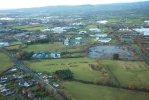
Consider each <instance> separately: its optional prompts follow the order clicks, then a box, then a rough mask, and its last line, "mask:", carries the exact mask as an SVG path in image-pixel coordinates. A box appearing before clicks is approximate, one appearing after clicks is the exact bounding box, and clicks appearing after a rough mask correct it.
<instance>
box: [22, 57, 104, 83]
mask: <svg viewBox="0 0 149 100" xmlns="http://www.w3.org/2000/svg"><path fill="white" fill-rule="evenodd" d="M24 63H25V64H26V65H27V66H28V67H29V68H30V69H31V70H34V71H38V72H39V71H47V72H50V73H52V72H55V71H57V70H63V69H70V70H71V71H72V72H73V75H74V78H76V79H81V80H87V81H93V80H94V79H95V78H97V77H100V76H101V74H100V72H98V71H93V70H92V69H91V68H90V67H89V65H88V64H90V63H93V64H96V62H95V60H94V59H89V58H67V59H47V60H33V61H25V62H24Z"/></svg>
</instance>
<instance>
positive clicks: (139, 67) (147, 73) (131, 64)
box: [24, 58, 149, 87]
mask: <svg viewBox="0 0 149 100" xmlns="http://www.w3.org/2000/svg"><path fill="white" fill-rule="evenodd" d="M99 60H100V59H99ZM100 62H101V63H102V64H104V65H106V66H108V67H109V68H110V70H111V71H109V69H108V68H107V67H105V69H106V71H107V73H108V74H109V76H110V78H113V76H112V74H111V72H112V73H113V74H114V75H115V76H116V77H117V79H118V81H119V82H120V84H121V86H128V84H129V83H130V82H133V83H134V85H135V86H138V87H139V86H149V85H148V84H149V81H148V80H147V79H148V78H149V69H148V66H147V65H146V64H145V63H144V62H139V61H115V60H100ZM24 63H25V64H26V65H27V66H28V67H29V68H31V70H34V71H47V72H50V73H52V72H55V71H56V70H63V69H70V70H71V71H72V72H73V73H74V78H75V79H81V80H87V81H93V80H94V79H95V78H99V77H100V76H101V73H100V72H99V71H95V70H92V69H91V68H90V67H89V64H97V62H96V61H95V59H89V58H69V59H68V58H66V59H46V60H32V61H24Z"/></svg>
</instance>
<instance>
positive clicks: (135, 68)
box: [102, 60, 149, 86]
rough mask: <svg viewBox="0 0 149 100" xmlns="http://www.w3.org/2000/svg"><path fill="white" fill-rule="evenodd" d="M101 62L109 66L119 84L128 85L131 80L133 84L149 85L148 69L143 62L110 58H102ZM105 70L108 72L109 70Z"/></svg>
mask: <svg viewBox="0 0 149 100" xmlns="http://www.w3.org/2000/svg"><path fill="white" fill-rule="evenodd" d="M102 62H103V63H104V64H106V65H107V66H109V68H110V69H111V71H112V72H113V74H114V75H115V76H116V77H117V79H118V81H119V82H120V84H121V86H122V85H124V86H128V84H129V83H130V82H133V83H134V85H135V86H149V80H147V79H148V78H149V69H148V66H147V65H146V64H145V63H144V62H139V61H134V62H132V61H112V60H103V61H102ZM107 71H108V73H109V74H110V71H109V70H107Z"/></svg>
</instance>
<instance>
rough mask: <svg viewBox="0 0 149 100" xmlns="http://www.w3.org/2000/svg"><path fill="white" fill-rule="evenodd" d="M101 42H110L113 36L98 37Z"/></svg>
mask: <svg viewBox="0 0 149 100" xmlns="http://www.w3.org/2000/svg"><path fill="white" fill-rule="evenodd" d="M98 41H99V42H103V43H108V42H110V41H111V38H100V39H98Z"/></svg>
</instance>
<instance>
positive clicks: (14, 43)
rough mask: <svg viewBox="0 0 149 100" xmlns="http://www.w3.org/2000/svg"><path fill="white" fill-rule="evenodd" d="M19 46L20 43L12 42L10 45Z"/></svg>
mask: <svg viewBox="0 0 149 100" xmlns="http://www.w3.org/2000/svg"><path fill="white" fill-rule="evenodd" d="M20 44H22V42H13V43H11V44H10V45H20Z"/></svg>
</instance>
